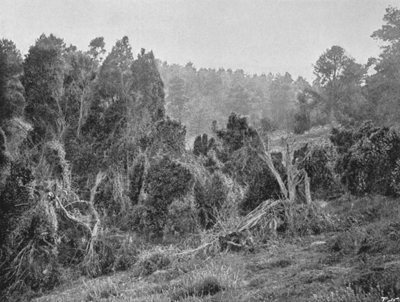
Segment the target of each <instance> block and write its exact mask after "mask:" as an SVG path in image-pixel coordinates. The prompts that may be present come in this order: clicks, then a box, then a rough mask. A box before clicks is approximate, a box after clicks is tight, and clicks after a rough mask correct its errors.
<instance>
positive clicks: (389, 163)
mask: <svg viewBox="0 0 400 302" xmlns="http://www.w3.org/2000/svg"><path fill="white" fill-rule="evenodd" d="M350 137H351V138H352V139H353V143H352V144H351V147H350V148H349V149H348V150H347V152H346V153H345V154H344V155H343V157H342V159H341V161H340V162H339V163H338V170H339V171H341V173H342V182H343V183H344V184H345V185H346V186H347V188H348V190H349V191H350V192H351V193H352V194H355V195H364V194H370V193H374V194H381V195H387V196H390V195H396V194H398V193H397V192H396V191H395V189H394V187H393V186H394V184H396V180H395V179H393V177H397V172H396V171H397V170H398V169H397V161H398V159H399V155H400V137H399V135H398V134H397V133H396V132H395V131H394V130H392V129H390V128H387V127H376V126H374V125H373V124H372V123H371V122H365V123H364V124H363V125H362V126H360V127H359V128H358V129H357V130H355V131H354V132H353V133H352V135H351V136H350V134H349V133H348V131H345V133H344V134H342V133H341V132H340V131H337V130H335V135H333V137H332V141H333V142H339V143H340V144H342V146H343V145H345V144H347V145H350V142H349V139H348V138H350ZM343 138H347V140H345V139H343Z"/></svg>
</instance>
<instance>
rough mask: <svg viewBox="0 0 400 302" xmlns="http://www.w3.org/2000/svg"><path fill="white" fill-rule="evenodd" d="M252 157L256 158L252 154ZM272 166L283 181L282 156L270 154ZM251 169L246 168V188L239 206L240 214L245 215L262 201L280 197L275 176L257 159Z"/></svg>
mask: <svg viewBox="0 0 400 302" xmlns="http://www.w3.org/2000/svg"><path fill="white" fill-rule="evenodd" d="M252 156H254V157H255V156H257V155H256V154H253V155H252ZM272 159H273V162H274V166H275V168H276V169H277V171H278V172H279V173H280V175H281V177H282V179H283V180H284V179H285V169H284V167H283V164H282V154H278V153H275V154H272ZM250 161H253V162H252V163H249V164H250V165H251V168H248V170H249V171H248V175H246V183H248V188H247V191H246V194H245V196H244V199H243V201H242V202H241V203H240V204H239V209H240V210H241V212H242V214H247V213H249V212H251V211H252V210H254V209H255V208H256V207H257V206H258V205H260V204H261V203H262V202H263V201H265V200H268V199H279V198H280V197H281V189H280V187H279V184H278V181H277V180H276V178H275V176H274V175H273V174H272V172H271V171H270V170H269V168H268V166H267V165H266V164H265V163H264V162H262V161H261V160H260V159H259V158H258V157H257V158H254V159H252V160H249V162H250Z"/></svg>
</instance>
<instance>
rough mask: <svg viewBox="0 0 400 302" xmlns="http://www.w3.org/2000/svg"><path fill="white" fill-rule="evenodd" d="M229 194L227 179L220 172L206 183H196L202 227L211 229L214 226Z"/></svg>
mask: <svg viewBox="0 0 400 302" xmlns="http://www.w3.org/2000/svg"><path fill="white" fill-rule="evenodd" d="M228 193H229V192H228V186H227V180H226V177H225V176H224V175H223V174H222V173H220V172H216V173H215V174H213V175H212V176H211V177H210V178H209V179H206V180H205V181H204V182H200V181H197V182H196V184H195V186H194V196H195V202H196V206H197V208H198V210H199V214H198V215H199V219H200V224H201V226H202V227H204V228H206V229H209V228H211V227H213V226H214V224H215V223H216V221H217V216H218V211H219V210H220V209H221V208H222V206H223V205H224V203H225V202H226V200H227V198H228Z"/></svg>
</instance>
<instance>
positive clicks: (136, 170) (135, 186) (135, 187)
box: [128, 156, 146, 205]
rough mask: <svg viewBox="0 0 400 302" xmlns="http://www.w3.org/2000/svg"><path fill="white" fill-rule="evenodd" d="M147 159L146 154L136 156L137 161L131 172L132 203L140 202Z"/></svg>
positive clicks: (130, 192)
mask: <svg viewBox="0 0 400 302" xmlns="http://www.w3.org/2000/svg"><path fill="white" fill-rule="evenodd" d="M145 164H146V159H145V157H144V156H139V157H138V158H136V162H135V164H134V165H133V167H132V168H131V170H130V172H129V182H130V187H129V193H128V196H129V198H130V199H131V203H132V204H133V205H136V204H137V203H138V202H139V196H140V190H141V188H142V187H143V182H144V172H145Z"/></svg>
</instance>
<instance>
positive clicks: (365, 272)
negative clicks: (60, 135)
mask: <svg viewBox="0 0 400 302" xmlns="http://www.w3.org/2000/svg"><path fill="white" fill-rule="evenodd" d="M324 211H327V212H328V213H330V214H331V215H333V216H332V217H335V219H336V220H337V221H338V229H337V230H336V231H334V232H328V233H322V234H319V235H306V236H302V237H297V238H283V237H279V236H278V237H276V238H269V239H268V240H266V242H265V243H262V244H256V245H255V246H254V251H241V252H223V253H220V252H216V251H215V250H212V251H211V250H210V251H206V252H205V251H200V252H198V253H191V254H190V255H186V256H185V255H184V253H185V251H184V250H183V251H181V250H178V249H177V248H176V247H173V246H164V247H160V246H159V247H153V248H151V250H143V251H141V253H142V254H141V255H140V256H139V259H141V258H142V260H141V261H138V263H137V264H136V265H135V266H134V267H133V268H132V269H130V270H128V271H125V272H122V273H115V274H111V275H108V276H103V277H99V278H97V279H92V280H91V279H85V278H79V279H78V280H75V281H71V282H69V284H66V285H64V286H63V287H62V288H59V289H57V290H55V291H53V292H50V293H47V294H46V295H45V296H43V297H41V298H38V299H35V301H37V302H45V301H48V302H50V301H55V302H57V301H71V302H72V301H174V300H177V299H178V297H179V298H181V299H180V301H215V302H216V301H226V302H228V301H233V302H235V301H237V302H239V301H240V302H244V301H343V302H344V301H346V302H349V301H381V297H388V296H389V297H391V298H396V297H398V296H399V295H400V286H399V283H398V278H399V276H400V256H399V251H400V245H399V243H398V239H399V236H400V226H399V224H398V220H397V217H398V214H399V212H400V207H399V201H398V200H397V199H387V198H379V197H366V198H362V199H352V198H351V197H344V198H342V199H340V200H336V201H331V202H329V204H328V205H327V206H325V207H324ZM179 254H180V255H179ZM154 255H158V256H159V257H161V256H162V257H165V258H166V259H168V260H169V263H168V264H166V265H161V262H159V263H158V267H157V268H154V269H153V270H152V271H144V267H146V266H144V259H147V260H149V259H155V258H156V257H155V256H154ZM207 280H208V282H211V283H212V284H218V285H219V287H220V289H221V290H220V291H219V288H218V289H217V290H215V291H216V292H215V293H214V292H213V291H212V288H211V294H212V295H207V292H206V293H205V294H204V296H203V295H202V294H201V293H200V289H201V288H202V287H201V285H202V284H203V283H204V281H206V282H207ZM360 292H364V293H363V294H360ZM189 294H192V295H191V296H187V295H189Z"/></svg>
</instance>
